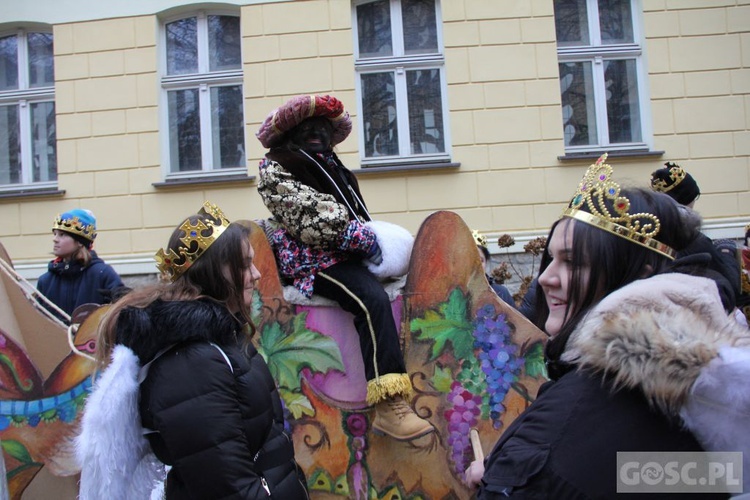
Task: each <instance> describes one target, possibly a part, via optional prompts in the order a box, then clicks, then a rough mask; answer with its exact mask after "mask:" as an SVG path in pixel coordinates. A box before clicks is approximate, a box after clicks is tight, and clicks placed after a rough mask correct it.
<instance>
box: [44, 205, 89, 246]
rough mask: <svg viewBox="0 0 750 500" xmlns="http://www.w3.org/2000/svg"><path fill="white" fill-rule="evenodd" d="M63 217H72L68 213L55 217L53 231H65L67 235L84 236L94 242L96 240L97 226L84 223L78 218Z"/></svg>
mask: <svg viewBox="0 0 750 500" xmlns="http://www.w3.org/2000/svg"><path fill="white" fill-rule="evenodd" d="M63 215H70V214H69V213H68V212H66V213H65V214H60V215H58V216H57V217H55V222H53V223H52V229H58V230H60V231H65V232H66V233H71V234H75V235H78V236H82V237H84V238H86V239H87V240H89V241H91V242H93V241H94V238H96V225H95V224H90V223H86V222H84V221H82V220H81V219H80V218H79V217H78V216H74V217H69V218H63Z"/></svg>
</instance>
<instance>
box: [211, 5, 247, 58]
mask: <svg viewBox="0 0 750 500" xmlns="http://www.w3.org/2000/svg"><path fill="white" fill-rule="evenodd" d="M240 47H241V44H240V18H239V17H234V16H208V60H209V67H210V71H222V70H227V69H238V68H240V66H241V65H242V57H241V55H240Z"/></svg>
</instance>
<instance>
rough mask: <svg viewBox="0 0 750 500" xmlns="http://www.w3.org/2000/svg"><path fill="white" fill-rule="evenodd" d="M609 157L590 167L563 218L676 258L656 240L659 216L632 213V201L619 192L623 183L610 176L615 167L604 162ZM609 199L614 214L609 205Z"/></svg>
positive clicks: (659, 224)
mask: <svg viewBox="0 0 750 500" xmlns="http://www.w3.org/2000/svg"><path fill="white" fill-rule="evenodd" d="M606 159H607V153H604V154H603V155H602V156H601V157H599V159H598V160H596V163H594V164H593V165H591V166H590V167H589V168H588V170H587V171H586V173H585V174H584V176H583V179H581V182H580V183H579V184H578V189H577V190H576V192H575V194H574V195H573V198H572V199H571V201H570V204H569V205H568V208H567V209H566V210H565V211H564V212H563V217H569V218H571V219H576V220H579V221H581V222H585V223H586V224H590V225H592V226H596V227H598V228H600V229H604V230H605V231H609V232H610V233H612V234H615V235H617V236H620V237H621V238H626V239H628V240H631V241H633V242H634V243H637V244H639V245H641V246H644V247H646V248H648V249H649V250H653V251H654V252H657V253H660V254H661V255H664V256H665V257H668V258H670V259H674V256H675V252H674V250H673V249H672V248H670V247H669V246H668V245H665V244H664V243H661V242H660V241H658V240H656V239H655V237H656V235H657V234H659V230H660V229H661V222H659V218H658V217H657V216H655V215H653V214H649V213H636V214H631V213H629V210H630V200H629V199H628V198H627V197H625V196H621V195H620V185H619V184H617V183H616V182H615V181H613V180H612V179H611V176H612V167H611V166H610V165H608V164H606V163H604V161H605V160H606ZM607 200H609V201H611V204H612V208H613V210H614V213H613V212H612V211H611V210H610V209H609V208H608V207H607V204H606V203H605V202H606V201H607ZM581 207H585V208H586V210H581Z"/></svg>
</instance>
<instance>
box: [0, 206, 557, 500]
mask: <svg viewBox="0 0 750 500" xmlns="http://www.w3.org/2000/svg"><path fill="white" fill-rule="evenodd" d="M242 222H243V223H244V224H247V225H250V226H251V229H252V234H251V242H252V244H253V247H254V249H255V264H256V266H257V267H258V269H259V270H260V272H261V274H262V276H263V277H262V279H261V280H260V282H259V283H258V286H257V289H256V292H255V304H254V308H253V315H254V320H255V324H256V326H257V333H256V336H255V338H254V341H255V343H256V345H257V347H258V349H259V351H260V352H261V353H262V355H263V356H264V358H265V359H266V361H267V362H268V365H269V368H270V369H271V373H272V374H273V376H274V378H275V379H276V382H277V384H278V386H279V392H280V395H281V397H282V401H283V404H284V408H285V412H286V421H287V430H288V432H289V434H290V435H291V436H292V439H293V442H294V447H295V453H296V457H297V460H298V462H299V463H300V465H301V466H302V467H303V469H304V470H305V473H306V475H307V479H308V486H309V488H310V496H311V498H313V499H341V498H352V499H362V500H372V499H385V498H388V499H391V498H401V499H404V500H407V499H414V500H416V499H425V500H426V499H445V498H468V497H470V496H471V492H470V491H469V490H468V489H467V488H466V486H465V485H464V483H463V472H464V470H465V468H466V466H468V464H469V463H470V461H471V460H472V459H473V457H474V453H473V452H472V443H471V438H470V435H471V430H472V429H476V431H477V432H476V433H475V434H476V435H477V436H478V439H476V438H475V439H474V441H475V445H476V446H481V448H482V449H483V450H484V452H489V450H490V449H491V447H492V445H493V444H494V443H495V441H497V439H498V438H499V436H500V435H501V434H502V432H503V431H504V430H505V429H506V428H507V427H508V425H509V424H510V422H511V421H512V420H513V419H514V418H516V417H517V416H518V415H519V414H520V413H521V412H522V411H523V410H524V409H525V408H526V407H528V405H529V404H530V403H531V401H532V400H533V399H534V396H535V395H536V393H537V389H538V387H539V385H540V384H541V383H542V382H544V381H545V380H546V372H545V368H544V363H543V358H542V352H543V343H544V341H545V339H546V335H544V334H543V332H541V331H540V330H538V329H537V328H536V327H534V326H533V325H532V324H531V323H530V322H529V321H527V320H526V319H525V318H524V317H523V316H522V315H521V314H519V313H518V312H517V311H516V310H515V309H513V308H512V307H510V306H508V305H507V304H505V303H504V302H503V301H502V300H500V299H499V298H498V297H497V296H496V295H495V293H494V292H493V290H492V289H491V288H490V286H489V284H488V282H487V280H486V277H485V274H484V270H483V269H482V266H481V262H480V260H479V255H478V252H477V249H476V246H475V243H474V240H473V238H472V236H471V231H470V230H469V228H468V227H467V226H466V224H465V223H464V222H463V220H462V219H461V218H460V217H459V216H458V215H456V214H454V213H451V212H436V213H434V214H432V215H431V216H429V217H428V218H427V219H426V220H425V221H424V223H423V224H422V226H421V227H420V229H419V232H418V234H417V236H416V238H415V242H414V248H413V251H412V258H411V262H410V266H409V273H408V275H407V276H406V277H405V278H402V279H400V280H396V281H393V282H390V283H385V284H384V285H385V286H386V290H388V292H389V294H390V296H391V297H392V308H393V312H394V317H395V318H396V321H397V324H398V325H399V328H400V335H401V341H402V347H403V349H404V354H405V359H406V365H407V370H408V372H409V373H410V374H411V376H412V382H413V385H414V387H415V393H416V394H415V397H414V399H413V400H412V405H413V407H414V409H415V411H417V412H418V413H419V415H421V416H422V417H424V418H427V419H428V420H430V422H432V424H433V425H434V426H435V427H436V430H437V431H436V432H435V433H434V434H431V435H428V436H424V437H422V438H419V439H417V440H413V441H410V442H399V441H395V440H393V439H391V438H389V437H387V436H382V435H378V434H376V433H374V432H373V430H372V428H371V423H372V418H373V415H372V411H371V408H370V407H368V406H367V403H366V402H365V399H366V397H365V396H366V380H365V378H364V370H363V364H362V356H361V354H360V350H359V339H358V336H357V333H356V330H355V329H354V325H353V323H352V315H351V314H349V313H346V312H344V311H343V310H342V309H340V308H339V307H338V306H337V305H336V304H335V303H333V302H331V301H327V300H326V299H322V298H318V297H313V299H312V300H306V299H302V298H301V296H300V295H299V294H295V292H294V290H293V289H292V288H291V287H284V286H282V284H281V282H280V280H279V277H278V271H277V267H276V262H275V260H274V256H273V253H272V250H271V247H270V246H269V244H268V241H267V240H266V238H265V234H264V232H263V231H262V230H261V229H260V227H259V226H258V225H257V224H256V223H255V222H253V221H242ZM11 285H12V284H10V285H8V284H6V285H5V286H6V288H7V289H13V286H11ZM16 288H17V287H16ZM6 296H7V297H8V299H7V300H6V299H5V297H6ZM11 296H12V298H11ZM0 302H3V304H2V307H6V310H10V311H12V312H13V313H14V317H15V318H26V317H27V316H28V317H33V318H35V319H34V321H36V322H38V323H39V326H34V327H31V326H29V325H28V324H27V322H26V321H25V320H24V321H21V323H22V325H21V326H22V327H23V328H21V326H19V327H17V328H16V330H14V332H16V331H18V332H22V333H23V335H21V334H18V333H16V334H15V335H14V337H11V335H10V334H6V333H3V336H2V339H3V340H4V341H5V343H4V345H2V346H0V353H2V354H3V355H5V356H6V357H8V358H9V359H11V360H12V361H11V364H10V365H9V366H10V367H13V368H12V369H13V370H14V372H15V373H18V374H19V375H17V376H15V377H13V376H11V375H10V373H5V372H3V378H2V379H1V380H2V384H3V385H2V389H3V392H2V393H0V394H2V400H0V405H6V407H7V406H8V405H11V406H13V405H17V404H18V401H22V403H21V404H22V405H23V406H24V407H26V408H28V407H29V405H28V404H27V402H28V401H32V400H33V401H37V400H39V399H41V398H42V397H43V396H48V395H49V396H51V395H52V394H53V393H54V394H62V393H66V391H70V390H73V389H74V388H83V389H84V390H90V383H91V382H90V373H91V369H92V368H93V364H92V363H91V361H89V360H88V359H86V358H83V357H81V356H78V355H76V354H73V353H72V352H71V348H70V347H69V346H68V345H67V343H65V336H66V335H67V332H66V331H65V329H64V328H63V327H62V326H60V325H59V324H54V323H53V322H52V321H50V320H49V319H48V318H47V317H40V316H41V314H40V313H39V311H38V308H35V307H34V306H33V305H31V304H30V301H29V299H28V298H24V297H19V296H18V293H17V292H16V293H15V294H12V293H7V294H6V295H0ZM9 306H10V307H9ZM106 309H107V307H106V306H105V307H101V308H99V309H96V310H91V309H89V310H87V311H86V313H85V315H84V316H86V317H83V318H82V319H81V318H74V319H76V320H78V321H79V322H81V326H80V328H79V329H78V331H77V333H76V334H75V337H74V339H73V343H74V344H75V348H76V349H78V350H81V351H83V352H84V353H88V354H91V353H93V350H94V348H95V342H96V337H95V332H96V325H97V324H98V322H99V320H100V319H101V316H102V315H103V314H104V311H105V310H106ZM5 317H6V315H5V314H3V318H5ZM16 321H17V322H18V320H16ZM29 321H30V320H29ZM0 328H2V329H3V332H5V331H6V329H9V328H10V327H9V326H6V325H0ZM29 329H31V330H33V333H32V332H27V330H29ZM11 338H13V339H20V340H23V341H25V342H24V343H21V342H20V341H18V340H14V341H13V343H10V342H8V340H10V339H11ZM32 360H33V363H32ZM35 367H43V368H35ZM8 369H9V368H8ZM21 370H24V371H23V374H22V375H21ZM26 372H28V373H29V374H32V375H33V376H32V375H29V374H27V373H26ZM20 380H24V381H25V380H32V381H33V384H32V383H31V382H29V383H26V384H25V385H23V384H21V385H22V386H23V387H26V386H27V385H34V386H39V387H38V388H37V389H36V392H34V393H33V397H32V396H31V395H30V394H29V391H26V392H24V391H22V390H21V388H19V387H17V386H18V385H19V382H18V381H20ZM42 381H45V382H46V383H44V384H42ZM6 387H11V388H13V389H12V390H11V391H6V390H5V388H6ZM82 397H83V396H81V397H79V398H78V399H75V401H76V406H75V409H76V411H80V408H81V407H80V404H81V403H82ZM0 407H2V406H0ZM13 407H14V408H15V406H13ZM27 413H28V412H27ZM71 416H72V414H71V415H68V417H71ZM77 416H78V413H75V418H67V421H66V419H63V418H57V419H52V420H51V421H49V422H48V421H47V420H50V419H44V418H39V420H38V421H36V422H35V423H36V425H32V423H31V420H30V418H29V417H28V416H27V417H21V416H16V415H15V414H14V416H13V417H12V418H14V419H17V420H19V422H22V423H23V424H24V425H21V426H20V427H12V426H7V427H6V429H5V430H3V431H0V439H2V440H3V447H4V451H5V465H6V473H7V477H8V482H9V485H10V490H11V492H12V498H20V494H21V492H23V490H24V488H26V486H28V485H29V483H30V481H31V479H30V478H33V475H34V474H36V473H37V472H38V471H39V469H40V468H42V467H44V469H49V471H50V472H51V473H52V474H57V475H61V476H63V475H65V474H71V473H75V472H77V471H76V470H75V466H74V465H71V464H72V462H71V461H68V460H67V459H66V460H62V459H61V458H60V457H59V456H60V454H61V452H60V450H66V448H65V446H63V445H64V444H66V443H67V442H68V441H69V437H70V435H71V432H73V431H74V430H75V423H76V421H77ZM2 418H4V416H3V415H0V419H2ZM53 426H61V428H62V429H63V430H62V431H61V430H59V429H57V428H55V430H54V432H52V430H53ZM6 440H12V441H13V442H14V443H20V445H18V446H19V451H18V452H16V453H9V451H8V448H6V442H7V441H6ZM21 447H22V448H23V449H25V450H26V453H23V452H21V451H20V448H21ZM68 451H69V450H68ZM27 456H28V457H29V458H28V459H26V458H25V457H27ZM24 460H25V461H24ZM32 464H33V465H32ZM24 468H26V469H24ZM44 469H42V470H44ZM27 470H28V472H26V471H27ZM21 476H23V477H24V479H23V480H21V479H20V477H21ZM51 477H52V478H53V479H55V480H62V479H65V478H62V477H56V476H51ZM31 486H33V484H32V485H31ZM30 489H31V487H29V490H30ZM54 496H55V497H56V498H71V499H72V498H75V492H73V491H71V490H64V489H62V488H59V487H58V489H57V490H55V495H54ZM39 497H40V498H47V496H46V495H43V496H39Z"/></svg>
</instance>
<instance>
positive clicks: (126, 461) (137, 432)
mask: <svg viewBox="0 0 750 500" xmlns="http://www.w3.org/2000/svg"><path fill="white" fill-rule="evenodd" d="M139 371H140V365H139V363H138V358H137V357H136V356H135V354H133V351H131V350H130V349H128V348H127V347H125V346H122V345H117V346H115V348H114V351H113V353H112V362H111V363H110V365H109V366H108V367H107V368H106V369H105V370H104V372H102V373H101V374H100V376H99V378H98V379H97V380H96V382H95V383H94V388H93V391H92V393H91V394H90V395H89V396H88V399H87V400H86V409H85V411H84V414H83V419H82V421H81V433H80V435H78V436H77V437H76V455H77V458H78V461H79V463H80V465H81V485H80V490H79V498H80V499H81V500H89V499H91V500H94V499H99V498H110V499H114V500H131V499H132V500H139V499H148V498H150V496H151V493H152V491H153V490H154V489H155V488H156V489H157V490H158V488H159V486H160V484H162V482H163V481H164V478H165V477H166V472H165V468H164V464H162V463H161V462H160V461H159V460H158V459H157V458H156V457H155V456H154V454H153V453H152V452H151V447H150V446H149V444H148V441H147V440H146V438H145V437H144V436H143V428H142V427H141V420H140V418H139V415H138V388H139V384H138V374H139Z"/></svg>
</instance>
